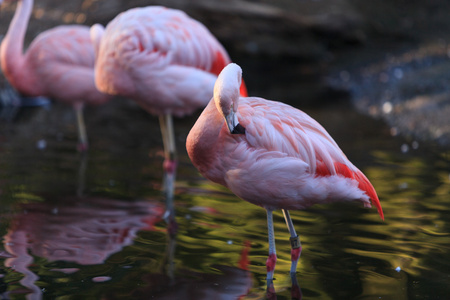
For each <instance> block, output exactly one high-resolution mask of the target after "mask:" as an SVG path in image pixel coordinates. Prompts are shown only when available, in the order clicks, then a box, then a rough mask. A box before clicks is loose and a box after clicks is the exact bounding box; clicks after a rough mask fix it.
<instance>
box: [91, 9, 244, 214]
mask: <svg viewBox="0 0 450 300" xmlns="http://www.w3.org/2000/svg"><path fill="white" fill-rule="evenodd" d="M91 33H92V40H93V42H94V47H95V48H96V53H97V58H96V63H95V82H96V85H97V88H98V89H99V90H100V91H102V92H105V93H108V94H111V95H121V96H125V97H128V98H131V99H132V100H134V101H136V102H137V103H138V104H139V105H140V106H141V107H142V108H144V109H145V110H147V111H148V112H149V113H151V114H153V115H157V116H159V121H160V127H161V133H162V137H163V143H164V156H165V160H164V164H163V168H164V174H165V175H164V176H165V179H164V190H165V192H166V196H167V206H168V208H169V210H168V213H172V211H170V210H172V209H173V205H172V203H171V202H172V198H173V184H174V180H175V173H176V149H175V138H174V132H173V121H172V115H175V116H177V117H181V116H184V115H188V114H192V113H193V112H194V111H195V110H197V109H199V108H203V107H205V106H206V104H207V103H208V102H209V100H210V99H211V97H212V95H213V88H214V83H215V81H216V79H217V75H218V74H219V73H220V71H221V70H222V69H223V68H224V67H225V66H226V65H227V64H228V63H230V62H231V60H230V58H229V56H228V54H227V52H226V51H225V49H224V48H223V46H222V45H221V44H220V43H219V42H218V41H217V40H216V38H215V37H214V36H213V35H212V34H211V33H210V32H209V31H208V29H207V28H206V27H205V26H204V25H203V24H201V23H199V22H198V21H196V20H194V19H192V18H190V17H188V16H187V15H186V14H185V13H184V12H182V11H179V10H175V9H169V8H166V7H162V6H148V7H140V8H133V9H130V10H127V11H125V12H123V13H120V14H119V15H118V16H117V17H116V18H114V19H113V20H112V21H111V22H110V23H109V24H108V25H107V26H106V28H103V27H102V26H101V25H99V24H96V25H94V26H93V27H92V28H91ZM240 91H241V93H242V95H244V96H246V95H247V92H246V88H245V85H243V84H242V85H241V86H240Z"/></svg>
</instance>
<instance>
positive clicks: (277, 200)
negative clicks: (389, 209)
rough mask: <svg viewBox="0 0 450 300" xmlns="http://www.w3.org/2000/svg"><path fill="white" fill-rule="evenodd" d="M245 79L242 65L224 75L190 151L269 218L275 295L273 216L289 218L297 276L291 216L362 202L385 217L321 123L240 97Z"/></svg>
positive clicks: (209, 173)
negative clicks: (315, 208) (334, 204)
mask: <svg viewBox="0 0 450 300" xmlns="http://www.w3.org/2000/svg"><path fill="white" fill-rule="evenodd" d="M241 77H242V70H241V68H240V67H239V66H238V65H236V64H229V65H228V66H227V67H225V68H224V69H223V71H222V72H221V73H220V75H219V77H218V79H217V82H216V84H215V86H214V98H213V99H212V100H211V101H210V102H209V104H208V106H207V107H206V108H205V110H204V111H203V113H202V114H201V115H200V117H199V118H198V120H197V122H196V123H195V125H194V127H193V128H192V130H191V131H190V133H189V135H188V138H187V144H186V147H187V151H188V154H189V157H190V158H191V160H192V162H193V164H194V165H195V166H196V167H197V168H198V169H199V171H200V173H202V174H203V175H204V176H205V177H206V178H208V179H210V180H211V181H213V182H216V183H220V184H222V185H224V186H226V187H228V188H229V189H230V190H231V191H233V192H234V193H235V194H236V195H237V196H239V197H240V198H242V199H244V200H246V201H248V202H250V203H253V204H256V205H259V206H261V207H263V208H265V209H266V210H267V225H268V236H269V258H268V259H267V263H266V265H267V286H268V287H269V288H270V289H272V288H273V273H274V270H275V264H276V260H277V257H276V251H275V236H274V228H273V217H272V212H273V210H275V209H282V210H283V214H284V218H285V220H286V224H287V226H288V229H289V233H290V235H291V237H290V242H291V247H292V250H291V260H292V262H291V276H294V275H295V272H296V269H297V262H298V259H299V257H300V253H301V249H302V248H301V244H300V239H299V237H298V235H297V233H296V231H295V229H294V226H293V224H292V221H291V218H290V215H289V211H288V210H292V209H296V210H298V209H305V208H307V207H309V206H311V205H313V204H320V203H331V202H338V201H360V202H362V203H363V204H364V206H368V207H370V204H371V202H372V204H374V205H375V207H376V208H377V209H378V212H379V214H380V216H381V218H382V219H384V217H383V212H382V209H381V205H380V202H379V200H378V196H377V194H376V192H375V189H374V188H373V186H372V184H371V183H370V182H369V180H368V179H367V178H366V176H365V175H364V174H363V173H362V172H361V171H360V170H358V168H356V167H355V166H354V165H353V164H352V163H351V162H350V161H349V160H348V159H347V157H346V156H345V154H344V153H343V152H342V151H341V150H340V149H339V147H338V145H337V144H336V142H335V141H334V140H333V139H332V138H331V136H330V135H329V134H328V132H326V130H325V129H324V128H323V127H322V126H321V125H320V124H319V123H317V122H316V121H315V120H314V119H312V118H311V117H310V116H308V115H307V114H305V113H304V112H302V111H300V110H298V109H295V108H293V107H291V106H289V105H286V104H283V103H280V102H275V101H268V100H265V99H261V98H253V97H249V98H243V97H239V86H240V84H241Z"/></svg>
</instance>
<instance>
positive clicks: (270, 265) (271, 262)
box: [266, 210, 277, 290]
mask: <svg viewBox="0 0 450 300" xmlns="http://www.w3.org/2000/svg"><path fill="white" fill-rule="evenodd" d="M267 233H268V237H269V257H268V258H267V261H266V267H267V289H269V290H270V289H273V273H274V271H275V265H276V263H277V253H276V249H275V233H274V229H273V212H272V211H271V210H267Z"/></svg>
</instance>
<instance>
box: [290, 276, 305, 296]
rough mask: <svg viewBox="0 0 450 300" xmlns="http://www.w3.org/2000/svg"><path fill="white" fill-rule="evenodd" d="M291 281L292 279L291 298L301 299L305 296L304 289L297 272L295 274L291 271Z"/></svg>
mask: <svg viewBox="0 0 450 300" xmlns="http://www.w3.org/2000/svg"><path fill="white" fill-rule="evenodd" d="M291 281H292V288H291V299H295V300H301V299H302V298H303V294H302V289H301V288H300V285H299V284H298V281H297V275H296V274H295V273H294V274H292V273H291Z"/></svg>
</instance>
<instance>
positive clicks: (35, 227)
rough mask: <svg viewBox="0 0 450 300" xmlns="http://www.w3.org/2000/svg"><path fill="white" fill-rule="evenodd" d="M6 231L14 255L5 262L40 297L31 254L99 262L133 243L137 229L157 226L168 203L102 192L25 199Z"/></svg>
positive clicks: (8, 243) (51, 259) (36, 296)
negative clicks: (55, 199)
mask: <svg viewBox="0 0 450 300" xmlns="http://www.w3.org/2000/svg"><path fill="white" fill-rule="evenodd" d="M21 208H22V209H23V211H22V213H20V214H17V215H16V216H15V217H14V218H13V220H12V221H11V226H10V228H9V230H8V233H7V234H6V235H5V236H4V239H3V241H4V245H5V250H6V251H8V253H9V255H10V257H9V258H8V259H6V260H5V266H6V267H10V268H12V269H14V270H15V271H17V272H20V273H22V274H23V275H24V278H23V279H22V280H21V281H20V283H21V284H22V285H23V286H24V287H26V288H28V289H29V290H30V294H29V295H28V296H29V297H28V298H31V299H40V298H41V297H42V291H41V290H40V288H39V287H37V286H36V285H35V282H36V280H37V279H38V276H37V275H36V274H34V273H33V272H31V271H30V270H29V269H28V267H29V266H30V265H31V264H32V263H33V257H32V255H35V256H39V257H43V258H46V259H47V260H48V261H57V260H62V261H67V262H75V263H78V264H80V265H92V264H101V263H103V262H104V261H105V259H107V258H108V257H109V256H110V255H111V254H113V253H116V252H119V251H120V250H121V249H122V248H123V247H125V246H128V245H131V244H132V243H133V240H134V238H135V237H136V234H137V232H138V231H139V230H154V224H155V223H156V222H159V221H160V220H161V218H162V215H163V212H164V207H163V206H162V205H161V204H159V203H152V202H150V201H139V202H125V201H119V200H112V199H105V198H98V197H81V198H78V197H69V198H65V199H61V200H60V201H58V202H57V203H56V204H55V203H52V204H50V203H48V202H42V203H27V204H21Z"/></svg>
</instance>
